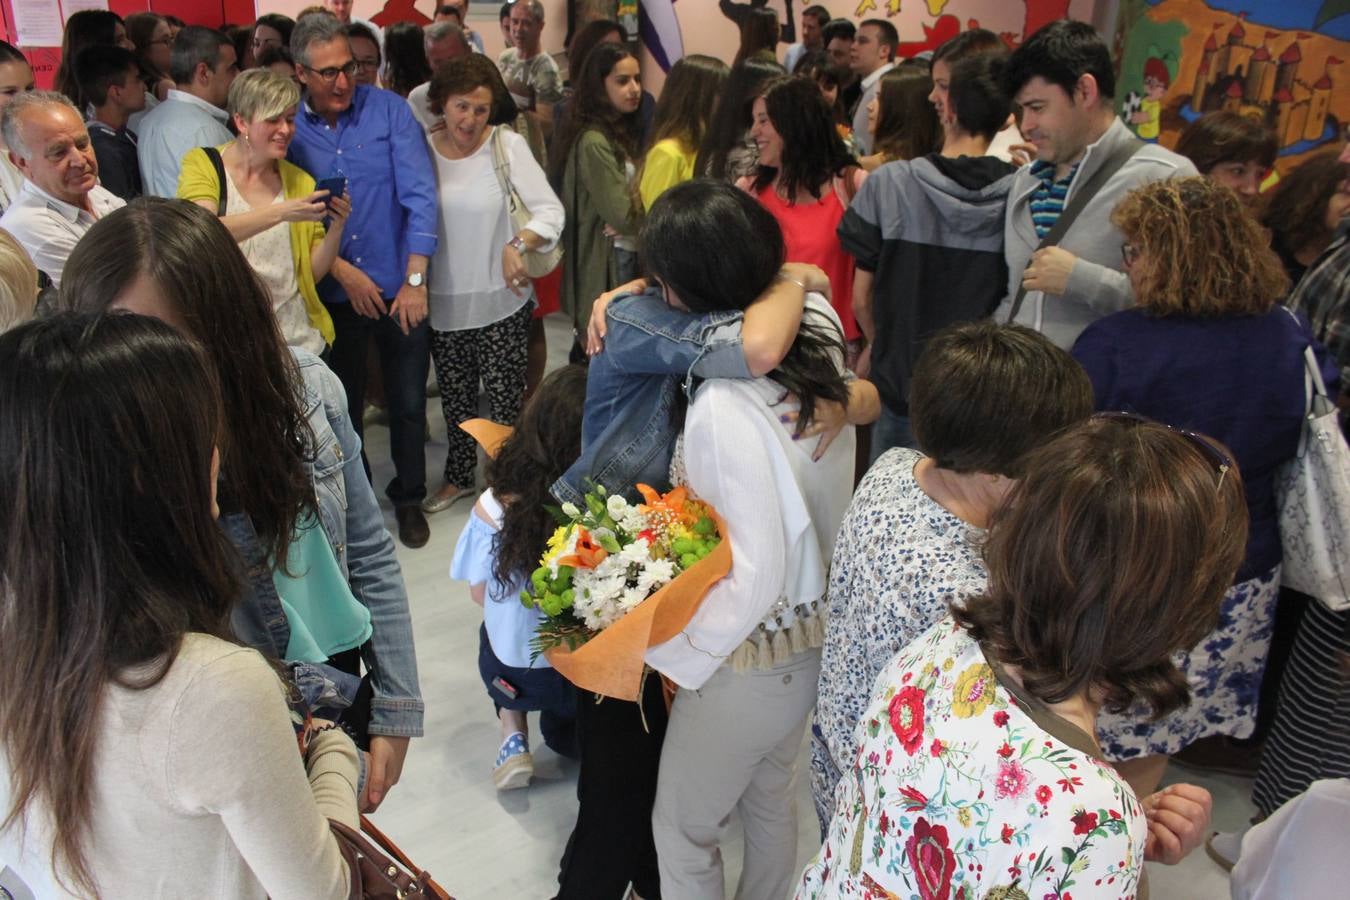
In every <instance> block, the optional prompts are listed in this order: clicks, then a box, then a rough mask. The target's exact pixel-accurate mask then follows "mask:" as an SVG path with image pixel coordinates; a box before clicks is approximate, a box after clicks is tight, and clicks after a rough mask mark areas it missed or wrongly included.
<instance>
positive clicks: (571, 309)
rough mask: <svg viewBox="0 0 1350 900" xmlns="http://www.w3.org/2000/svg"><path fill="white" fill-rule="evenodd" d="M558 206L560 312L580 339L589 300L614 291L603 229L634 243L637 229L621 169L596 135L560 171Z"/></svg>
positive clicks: (581, 141)
mask: <svg viewBox="0 0 1350 900" xmlns="http://www.w3.org/2000/svg"><path fill="white" fill-rule="evenodd" d="M562 202H563V206H564V207H565V208H566V210H567V223H566V225H565V226H564V228H563V236H562V242H563V279H562V308H563V311H564V312H566V313H567V315H568V316H569V317H571V319H572V326H573V327H574V328H575V329H576V330H577V331H578V332H579V333H584V332H585V331H586V324H587V322H589V321H590V318H591V304H592V303H594V302H595V298H596V297H598V296H600V295H601V294H603V293H604V292H605V291H607V290H609V289H610V288H613V287H617V286H618V284H617V275H618V272H617V268H616V266H615V261H614V253H613V252H612V251H613V248H614V241H613V239H612V238H610V237H608V236H607V235H606V234H605V226H606V225H608V226H609V227H610V228H612V229H613V230H614V231H617V232H618V233H619V234H621V235H623V236H625V237H634V238H635V237H637V233H638V229H639V227H640V226H641V223H642V220H641V213H640V212H639V210H638V207H637V204H636V203H635V202H634V198H633V192H632V190H631V188H630V187H629V183H628V175H627V174H626V173H625V171H624V165H623V163H622V162H621V161H620V160H619V157H618V154H617V152H616V150H615V148H614V146H613V145H612V144H611V143H610V142H609V139H608V138H607V137H605V135H604V134H602V133H601V132H599V131H596V130H594V129H592V130H590V131H586V132H583V133H582V135H581V136H580V137H579V138H577V142H576V144H575V145H574V146H573V147H572V153H571V155H570V156H569V157H568V158H567V167H566V168H565V169H564V170H563V191H562Z"/></svg>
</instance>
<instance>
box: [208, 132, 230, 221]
mask: <svg viewBox="0 0 1350 900" xmlns="http://www.w3.org/2000/svg"><path fill="white" fill-rule="evenodd" d="M202 151H203V152H204V153H206V158H207V159H209V160H211V165H212V167H213V168H214V169H215V170H216V183H217V184H219V185H220V199H219V200H217V201H216V215H218V216H223V215H225V204H226V201H228V200H229V193H230V189H229V187H228V186H227V185H226V183H225V160H223V159H221V158H220V151H219V150H217V149H216V148H215V147H203V148H202Z"/></svg>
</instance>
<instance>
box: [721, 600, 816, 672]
mask: <svg viewBox="0 0 1350 900" xmlns="http://www.w3.org/2000/svg"><path fill="white" fill-rule="evenodd" d="M800 609H801V610H802V611H803V612H805V613H806V614H805V615H801V614H799V615H797V617H796V618H795V620H794V621H793V623H792V625H791V626H789V627H788V628H776V629H774V630H772V631H770V630H769V629H768V628H765V627H764V626H763V625H760V626H759V627H758V628H757V629H756V630H755V633H754V634H752V635H750V637H748V638H746V639H745V640H744V641H742V642H741V645H740V646H739V647H737V648H736V649H735V651H734V652H733V653H732V654H731V670H732V671H733V672H748V671H750V670H752V669H760V670H767V669H772V668H774V667H775V666H781V665H783V664H785V663H786V662H787V661H788V660H789V659H791V658H792V656H793V655H794V654H797V653H804V652H806V651H807V650H812V649H815V648H817V647H821V646H823V645H824V644H825V617H824V615H823V613H822V612H821V611H819V610H817V609H816V608H814V607H801V608H800Z"/></svg>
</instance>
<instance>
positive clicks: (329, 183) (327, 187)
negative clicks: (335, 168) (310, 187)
mask: <svg viewBox="0 0 1350 900" xmlns="http://www.w3.org/2000/svg"><path fill="white" fill-rule="evenodd" d="M314 190H316V191H327V192H328V196H330V197H341V196H342V195H343V194H345V193H347V176H346V175H333V176H332V177H330V178H320V179H319V182H318V183H317V184H315V185H314Z"/></svg>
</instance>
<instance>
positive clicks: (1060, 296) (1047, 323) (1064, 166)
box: [995, 19, 1196, 349]
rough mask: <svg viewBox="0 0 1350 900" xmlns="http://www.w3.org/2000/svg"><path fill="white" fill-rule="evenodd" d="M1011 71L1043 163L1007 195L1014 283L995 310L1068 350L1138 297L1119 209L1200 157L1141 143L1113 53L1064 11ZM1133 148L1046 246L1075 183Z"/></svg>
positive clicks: (1191, 170) (1013, 92) (1007, 245)
mask: <svg viewBox="0 0 1350 900" xmlns="http://www.w3.org/2000/svg"><path fill="white" fill-rule="evenodd" d="M1003 80H1004V87H1005V88H1006V90H1007V91H1008V93H1009V95H1010V96H1011V97H1012V98H1013V100H1014V101H1016V102H1017V104H1018V105H1019V106H1021V108H1022V133H1023V135H1024V136H1025V137H1026V139H1027V140H1028V141H1030V142H1031V143H1032V145H1034V146H1035V148H1036V162H1035V163H1033V164H1032V165H1030V166H1027V167H1025V168H1023V169H1021V170H1019V171H1018V173H1017V176H1016V181H1015V182H1014V183H1013V186H1012V192H1011V193H1010V195H1009V200H1008V213H1007V221H1006V224H1005V229H1004V257H1005V259H1006V260H1007V263H1008V275H1009V278H1008V292H1007V296H1006V297H1005V298H1004V300H1003V303H1002V304H1001V305H1000V306H999V308H998V311H997V313H996V314H995V315H996V317H997V319H998V321H1000V322H1005V321H1008V319H1009V318H1010V317H1013V318H1014V320H1015V321H1016V322H1018V323H1020V324H1023V325H1027V326H1030V327H1031V328H1034V329H1036V330H1037V331H1040V332H1042V333H1044V334H1045V335H1046V336H1047V337H1049V338H1050V340H1052V341H1054V342H1055V343H1056V344H1058V345H1059V346H1061V347H1063V348H1065V349H1068V348H1069V347H1072V346H1073V342H1074V340H1075V339H1076V338H1077V337H1078V334H1079V332H1081V331H1082V330H1083V329H1084V328H1086V327H1087V326H1088V324H1089V323H1091V322H1092V321H1094V320H1096V319H1098V318H1100V317H1102V316H1104V315H1107V314H1108V313H1113V312H1116V311H1117V310H1121V309H1124V308H1126V307H1127V306H1129V305H1130V304H1131V302H1132V299H1131V294H1130V282H1129V278H1128V277H1127V276H1126V275H1125V272H1124V271H1123V269H1124V263H1123V261H1122V259H1121V254H1120V244H1121V241H1122V240H1123V238H1122V237H1121V234H1120V231H1119V230H1118V229H1117V228H1116V227H1115V226H1114V225H1113V224H1111V210H1113V209H1115V206H1116V203H1117V202H1118V201H1119V200H1120V199H1121V198H1122V197H1123V196H1125V194H1127V193H1129V192H1130V191H1131V190H1133V189H1134V188H1136V187H1138V186H1140V185H1141V184H1145V183H1147V182H1150V181H1156V180H1158V179H1160V178H1173V177H1176V176H1180V175H1194V174H1196V172H1195V166H1193V165H1191V163H1190V161H1189V160H1187V159H1185V158H1184V157H1181V156H1178V155H1177V154H1175V153H1173V152H1171V151H1170V150H1165V149H1163V148H1162V147H1159V146H1157V145H1156V144H1150V145H1148V146H1146V147H1145V146H1140V145H1139V141H1138V139H1137V138H1135V136H1134V135H1133V134H1131V133H1130V130H1129V128H1127V127H1126V126H1125V123H1123V122H1121V121H1120V119H1119V118H1118V117H1117V116H1116V114H1115V110H1114V109H1113V105H1112V102H1111V98H1112V96H1113V94H1114V93H1115V87H1116V79H1115V73H1114V70H1113V68H1112V65H1111V54H1110V51H1109V50H1108V49H1107V46H1106V42H1105V41H1103V40H1102V39H1101V37H1100V36H1099V35H1098V34H1097V32H1096V31H1094V30H1093V28H1092V26H1091V25H1088V24H1087V23H1085V22H1075V21H1072V20H1070V19H1060V20H1059V21H1056V22H1051V23H1050V24H1049V25H1046V26H1045V27H1044V28H1042V29H1041V30H1040V31H1038V32H1036V33H1035V34H1033V35H1032V36H1031V37H1030V38H1028V39H1027V40H1026V42H1025V43H1023V44H1022V46H1021V47H1019V48H1018V49H1017V51H1016V52H1015V53H1013V55H1012V57H1011V58H1010V59H1009V60H1008V66H1007V68H1006V69H1005V71H1004V76H1003ZM1132 149H1133V150H1134V154H1133V156H1131V157H1129V159H1127V160H1126V161H1125V162H1124V163H1123V164H1122V165H1120V167H1119V168H1118V169H1116V171H1115V173H1114V174H1112V175H1111V176H1110V178H1108V179H1107V180H1106V181H1105V182H1104V183H1103V184H1102V185H1101V186H1100V188H1099V189H1098V190H1097V191H1096V192H1095V194H1094V195H1093V196H1092V198H1091V199H1090V200H1089V201H1088V203H1087V205H1086V206H1084V207H1083V209H1082V211H1081V213H1080V214H1079V215H1078V217H1077V218H1076V219H1074V221H1073V223H1072V225H1071V226H1070V227H1069V228H1068V231H1067V232H1066V233H1065V234H1064V236H1063V237H1062V238H1060V240H1059V241H1058V243H1056V244H1055V245H1054V246H1046V247H1040V246H1039V244H1040V242H1041V240H1042V239H1044V238H1045V237H1046V235H1047V234H1049V232H1050V231H1051V229H1053V228H1054V227H1055V224H1056V222H1058V221H1059V216H1060V213H1062V212H1063V211H1064V209H1065V207H1066V206H1067V205H1069V204H1071V203H1072V202H1073V199H1074V195H1075V191H1077V190H1079V189H1081V188H1082V186H1083V185H1084V184H1086V183H1088V182H1089V181H1091V180H1092V179H1093V176H1094V175H1095V174H1096V173H1097V172H1098V171H1100V170H1102V169H1103V166H1105V165H1106V164H1107V163H1108V162H1109V161H1111V160H1112V158H1113V157H1114V158H1115V159H1116V160H1119V159H1120V156H1121V155H1124V154H1126V153H1129V152H1130V151H1131V150H1132ZM1019 293H1021V297H1020V299H1019Z"/></svg>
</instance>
